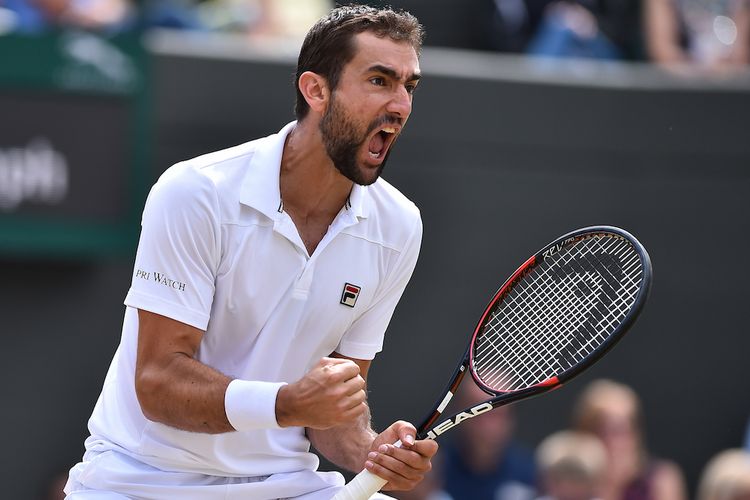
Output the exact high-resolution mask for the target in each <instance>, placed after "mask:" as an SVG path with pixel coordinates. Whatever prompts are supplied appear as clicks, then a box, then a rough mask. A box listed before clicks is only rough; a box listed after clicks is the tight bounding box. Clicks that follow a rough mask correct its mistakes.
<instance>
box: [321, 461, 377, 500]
mask: <svg viewBox="0 0 750 500" xmlns="http://www.w3.org/2000/svg"><path fill="white" fill-rule="evenodd" d="M387 482H388V481H386V480H385V479H382V478H380V477H378V476H376V475H375V474H373V473H372V472H370V471H369V470H367V469H365V470H363V471H362V472H360V473H359V474H357V476H356V477H355V478H354V479H352V480H351V481H350V482H349V483H347V485H346V486H344V489H343V490H341V491H339V492H338V493H336V496H335V497H333V500H367V499H368V498H370V497H371V496H373V495H374V494H375V493H377V492H378V491H379V490H380V488H382V487H383V486H385V483H387Z"/></svg>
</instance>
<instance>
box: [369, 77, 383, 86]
mask: <svg viewBox="0 0 750 500" xmlns="http://www.w3.org/2000/svg"><path fill="white" fill-rule="evenodd" d="M370 83H372V84H373V85H377V86H378V87H382V86H383V85H385V78H383V77H382V76H373V77H372V78H370Z"/></svg>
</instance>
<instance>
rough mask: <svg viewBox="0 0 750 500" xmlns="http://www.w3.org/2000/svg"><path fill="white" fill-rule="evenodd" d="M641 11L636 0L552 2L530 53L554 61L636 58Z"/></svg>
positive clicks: (530, 47)
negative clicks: (554, 59)
mask: <svg viewBox="0 0 750 500" xmlns="http://www.w3.org/2000/svg"><path fill="white" fill-rule="evenodd" d="M637 7H638V4H637V2H634V1H632V0H576V1H573V0H561V1H554V2H551V3H550V4H549V5H548V6H547V7H546V9H545V11H544V16H543V18H542V20H541V22H540V24H539V27H538V28H537V30H536V32H535V34H534V36H533V38H532V39H531V41H530V42H529V46H528V47H527V52H528V53H529V54H531V55H542V56H552V57H583V58H593V59H624V58H626V57H630V58H632V57H633V55H634V53H635V49H634V45H635V42H634V37H636V36H637V33H638V27H639V23H638V11H637Z"/></svg>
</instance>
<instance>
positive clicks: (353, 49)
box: [66, 6, 437, 500]
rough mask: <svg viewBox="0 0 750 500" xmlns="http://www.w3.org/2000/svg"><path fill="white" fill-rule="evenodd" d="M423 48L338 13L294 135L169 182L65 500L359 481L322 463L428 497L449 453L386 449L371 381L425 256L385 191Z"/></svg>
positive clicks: (153, 196) (146, 236)
mask: <svg viewBox="0 0 750 500" xmlns="http://www.w3.org/2000/svg"><path fill="white" fill-rule="evenodd" d="M422 36H423V32H422V28H421V26H420V25H419V23H418V22H417V20H416V19H415V18H414V17H413V16H411V15H410V14H408V13H403V12H400V13H397V12H394V11H392V10H388V9H383V10H377V9H373V8H369V7H360V6H349V7H342V8H338V9H335V10H334V11H332V12H331V13H330V14H329V15H328V16H326V17H324V18H323V19H321V20H320V21H319V22H318V23H317V24H316V25H315V26H313V28H312V29H311V30H310V32H309V33H308V36H307V38H306V39H305V42H304V44H303V47H302V49H301V52H300V57H299V63H298V69H297V78H296V87H297V105H296V115H297V121H296V122H293V123H290V124H289V125H287V126H286V127H284V128H283V129H282V130H281V131H280V132H279V133H278V134H275V135H272V136H269V137H266V138H263V139H259V140H256V141H252V142H249V143H246V144H243V145H240V146H236V147H233V148H230V149H227V150H223V151H219V152H215V153H211V154H208V155H205V156H201V157H199V158H196V159H193V160H189V161H186V162H182V163H180V164H177V165H175V166H173V167H172V168H170V169H168V170H167V171H166V172H165V173H164V175H163V176H162V177H161V178H160V179H159V181H158V182H157V183H156V185H155V186H154V188H153V189H152V191H151V193H150V195H149V198H148V201H147V203H146V207H145V210H144V214H143V221H142V232H141V239H140V243H139V247H138V253H137V256H136V261H135V268H134V271H133V279H132V284H131V288H130V290H129V292H128V295H127V297H126V299H125V304H126V306H127V308H126V313H125V320H124V325H123V332H122V339H121V342H120V345H119V347H118V350H117V352H116V354H115V357H114V359H113V361H112V365H111V366H110V369H109V372H108V374H107V378H106V380H105V383H104V388H103V390H102V393H101V396H100V397H99V400H98V401H97V404H96V407H95V408H94V412H93V414H92V416H91V419H90V421H89V430H90V432H91V436H90V437H89V438H88V439H87V440H86V453H85V455H84V458H83V461H82V462H81V463H79V464H77V465H76V466H74V467H73V469H71V472H70V478H69V481H68V484H67V486H66V492H67V493H68V495H69V498H71V499H89V498H97V499H98V498H130V497H138V498H152V499H162V498H163V499H174V498H190V499H193V500H194V499H204V498H205V499H209V498H247V499H254V500H262V499H271V498H274V499H275V498H290V497H294V498H303V499H306V500H316V499H326V498H331V497H332V496H333V495H334V494H335V493H336V491H337V490H338V489H339V488H340V487H341V485H343V477H342V476H341V475H340V474H339V473H331V472H329V473H324V472H318V471H317V467H318V459H317V457H316V455H314V454H312V453H310V451H309V450H310V445H311V444H312V445H313V446H314V447H315V448H316V449H317V450H318V451H320V452H321V453H322V454H323V455H324V456H325V457H327V458H328V459H329V460H331V461H332V462H334V463H336V464H338V465H340V466H341V467H343V468H346V469H348V470H350V471H355V472H356V471H359V470H361V469H362V468H363V467H365V468H367V469H368V470H370V471H372V472H374V473H376V474H378V475H379V476H381V477H382V478H384V479H386V480H387V481H388V484H387V485H386V487H385V488H384V489H392V490H399V489H402V490H403V489H410V488H412V487H413V486H415V485H416V484H417V483H418V482H419V481H420V480H421V478H422V476H423V474H424V473H425V472H426V471H427V470H428V469H429V468H430V459H431V457H432V456H433V455H434V454H435V452H436V451H437V444H435V442H434V441H415V434H416V432H415V429H414V426H412V425H411V424H409V423H406V422H401V421H400V422H396V423H394V424H392V425H391V426H389V427H388V428H387V429H386V430H384V431H383V432H382V433H380V434H377V433H375V432H374V431H373V430H372V428H371V426H370V412H369V407H368V405H367V396H366V379H367V372H368V369H369V367H370V363H371V360H372V359H373V358H374V356H375V354H376V353H377V352H378V351H380V349H381V348H382V342H383V335H384V332H385V329H386V327H387V325H388V322H389V321H390V318H391V316H392V314H393V310H394V308H395V306H396V303H397V302H398V300H399V298H400V296H401V294H402V292H403V290H404V288H405V286H406V284H407V282H408V280H409V278H410V276H411V273H412V271H413V269H414V266H415V263H416V259H417V254H418V252H419V245H420V241H421V234H422V224H421V220H420V217H419V211H418V210H417V209H416V207H415V206H414V205H413V204H412V203H411V202H410V201H408V200H407V199H406V198H405V197H404V196H403V195H402V194H400V193H399V192H398V191H397V190H396V189H395V188H393V187H392V186H390V185H389V184H388V183H386V182H385V181H384V180H382V179H380V178H379V176H380V173H381V171H382V170H383V166H384V165H385V162H386V159H387V157H388V154H389V152H390V149H391V147H392V145H393V142H394V141H395V139H396V137H397V136H398V135H399V134H400V132H401V130H402V128H403V126H404V124H405V123H406V120H407V119H408V117H409V114H410V112H411V103H412V92H413V91H414V89H415V87H416V85H417V81H418V79H419V76H420V73H419V62H418V53H419V50H420V47H421V41H422ZM399 439H400V440H401V441H402V442H403V443H404V444H403V446H402V447H400V448H396V447H394V446H393V445H392V443H394V442H396V441H397V440H399ZM378 497H379V498H383V497H384V495H378ZM385 498H387V497H385Z"/></svg>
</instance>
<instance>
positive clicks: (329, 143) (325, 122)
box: [319, 94, 391, 186]
mask: <svg viewBox="0 0 750 500" xmlns="http://www.w3.org/2000/svg"><path fill="white" fill-rule="evenodd" d="M382 124H383V119H376V120H374V121H373V122H372V123H371V124H370V126H369V127H367V129H366V130H364V131H362V132H360V129H361V127H360V126H359V124H358V123H356V121H355V120H353V119H352V118H351V116H349V114H348V113H347V111H346V110H345V109H344V107H343V106H342V105H341V104H340V103H339V101H338V99H336V97H335V94H333V95H332V97H331V105H330V106H329V107H328V109H327V110H326V112H325V114H324V115H323V118H322V119H321V120H320V126H319V128H320V133H321V136H322V138H323V145H324V146H325V148H326V153H328V157H329V158H331V161H332V162H333V164H334V166H335V167H336V169H337V170H338V171H339V172H341V174H342V175H343V176H344V177H346V178H347V179H349V180H350V181H352V182H354V183H355V184H359V185H360V186H369V185H370V184H372V183H374V182H375V181H376V180H378V177H380V174H381V173H382V172H383V168H385V164H386V162H387V161H388V156H389V155H390V154H391V151H390V149H389V150H388V151H387V152H386V154H385V157H384V158H383V161H382V162H381V163H380V165H378V166H377V168H375V169H372V168H368V167H366V166H363V165H360V164H358V163H357V152H358V151H360V150H361V149H362V148H363V147H364V145H365V141H366V140H367V137H368V136H369V135H370V133H372V132H373V131H374V130H375V129H376V128H377V127H379V126H381V125H382ZM373 170H374V173H373V172H372V171H373Z"/></svg>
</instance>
